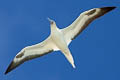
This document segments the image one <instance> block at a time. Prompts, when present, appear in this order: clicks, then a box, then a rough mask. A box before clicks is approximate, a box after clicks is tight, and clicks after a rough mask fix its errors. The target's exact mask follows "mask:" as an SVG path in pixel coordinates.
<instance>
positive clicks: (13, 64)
mask: <svg viewBox="0 0 120 80" xmlns="http://www.w3.org/2000/svg"><path fill="white" fill-rule="evenodd" d="M52 51H53V50H49V51H47V52H45V53H44V54H41V55H29V56H26V57H25V58H23V59H22V60H20V61H18V62H15V61H14V60H13V61H12V62H11V63H10V65H9V66H8V68H7V70H6V72H5V73H4V74H5V75H6V74H8V73H9V72H10V71H12V70H13V69H15V68H16V67H18V66H19V65H21V64H23V63H24V62H26V61H28V60H31V59H35V58H38V57H41V56H43V55H46V54H48V53H50V52H52ZM16 57H17V56H16ZM18 58H19V57H18Z"/></svg>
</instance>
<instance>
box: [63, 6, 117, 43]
mask: <svg viewBox="0 0 120 80" xmlns="http://www.w3.org/2000/svg"><path fill="white" fill-rule="evenodd" d="M114 8H116V7H103V8H94V9H91V10H88V11H85V12H83V13H81V14H80V16H79V17H78V18H77V19H76V20H75V21H74V22H73V23H72V24H71V25H69V26H68V27H66V28H64V29H62V30H61V31H62V32H63V34H64V37H65V39H66V42H67V44H68V45H69V43H70V42H71V41H72V40H73V39H75V38H76V37H77V36H78V35H79V34H80V33H81V32H82V31H83V30H84V29H85V28H86V27H87V26H88V25H89V24H90V23H91V22H92V21H93V20H95V19H96V18H98V17H100V16H103V15H104V14H105V13H107V12H109V11H111V10H113V9H114Z"/></svg>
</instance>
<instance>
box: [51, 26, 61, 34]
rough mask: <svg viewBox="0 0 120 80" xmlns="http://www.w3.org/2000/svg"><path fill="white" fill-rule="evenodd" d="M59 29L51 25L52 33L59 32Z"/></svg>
mask: <svg viewBox="0 0 120 80" xmlns="http://www.w3.org/2000/svg"><path fill="white" fill-rule="evenodd" d="M58 30H59V29H58V27H57V26H56V25H51V33H54V32H55V31H58Z"/></svg>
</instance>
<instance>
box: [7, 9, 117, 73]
mask: <svg viewBox="0 0 120 80" xmlns="http://www.w3.org/2000/svg"><path fill="white" fill-rule="evenodd" d="M114 8H116V7H102V8H94V9H91V10H88V11H85V12H83V13H81V14H80V16H79V17H78V18H77V19H76V20H75V21H74V22H73V23H72V24H71V25H69V26H68V27H66V28H64V29H59V28H58V27H57V26H56V23H55V21H53V20H51V19H48V20H49V21H50V26H51V34H50V36H49V37H48V38H47V39H46V40H44V41H43V42H41V43H38V44H36V45H32V46H28V47H25V48H24V49H22V50H21V51H20V52H19V53H18V54H17V55H16V56H15V58H14V59H13V61H12V62H11V64H10V65H9V67H8V68H7V70H6V72H5V74H7V73H8V72H10V71H11V70H13V69H15V68H16V67H18V66H19V65H20V64H22V63H24V62H25V61H28V60H31V59H33V58H37V57H40V56H43V55H45V54H48V53H50V52H52V51H61V52H62V53H63V55H64V56H65V57H66V58H67V60H68V61H69V62H70V64H71V65H72V66H73V68H75V64H74V59H73V57H72V54H71V52H70V50H69V48H68V45H69V44H70V43H71V41H72V40H73V39H75V38H76V37H77V35H78V34H80V33H81V32H82V31H83V30H84V29H85V28H86V27H87V26H88V25H89V24H90V23H91V22H92V21H93V20H95V19H96V18H98V17H100V16H102V15H104V14H105V13H107V12H109V11H111V10H113V9H114Z"/></svg>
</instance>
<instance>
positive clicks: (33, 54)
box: [5, 37, 56, 74]
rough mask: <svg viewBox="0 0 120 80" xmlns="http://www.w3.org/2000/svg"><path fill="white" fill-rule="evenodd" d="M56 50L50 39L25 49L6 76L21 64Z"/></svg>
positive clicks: (14, 60)
mask: <svg viewBox="0 0 120 80" xmlns="http://www.w3.org/2000/svg"><path fill="white" fill-rule="evenodd" d="M55 50H56V49H55V46H54V44H53V43H52V40H51V38H50V37H48V38H47V39H46V40H44V41H43V42H41V43H39V44H36V45H33V46H28V47H25V48H24V49H22V50H21V51H20V52H19V53H18V54H17V55H16V56H15V58H14V59H13V61H12V62H11V64H10V65H9V66H8V68H7V70H6V72H5V74H7V73H8V72H10V71H11V70H13V69H15V68H16V67H18V66H19V65H20V64H22V63H24V62H25V61H28V60H31V59H34V58H37V57H40V56H43V55H45V54H48V53H50V52H52V51H55Z"/></svg>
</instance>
